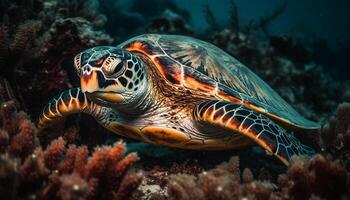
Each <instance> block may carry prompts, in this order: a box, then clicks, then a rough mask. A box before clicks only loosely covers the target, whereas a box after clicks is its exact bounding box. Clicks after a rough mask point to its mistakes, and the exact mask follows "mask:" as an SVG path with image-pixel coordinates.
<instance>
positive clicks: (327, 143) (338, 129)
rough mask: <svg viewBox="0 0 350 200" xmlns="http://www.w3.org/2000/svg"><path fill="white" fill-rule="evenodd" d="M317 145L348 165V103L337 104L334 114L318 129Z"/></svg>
mask: <svg viewBox="0 0 350 200" xmlns="http://www.w3.org/2000/svg"><path fill="white" fill-rule="evenodd" d="M320 133H321V135H320V141H319V143H320V144H319V145H320V146H321V148H322V150H323V151H324V152H325V153H329V154H330V155H332V157H334V158H339V159H341V160H342V161H343V162H344V164H345V165H346V167H347V169H349V167H350V103H341V104H339V106H338V108H337V110H336V113H335V116H332V117H331V118H330V119H329V122H328V123H327V124H326V125H324V126H323V128H322V130H321V131H320Z"/></svg>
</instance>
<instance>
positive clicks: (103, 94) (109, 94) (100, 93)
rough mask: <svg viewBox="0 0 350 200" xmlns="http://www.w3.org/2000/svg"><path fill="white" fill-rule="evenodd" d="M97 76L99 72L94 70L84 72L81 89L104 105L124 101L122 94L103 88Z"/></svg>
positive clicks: (81, 78)
mask: <svg viewBox="0 0 350 200" xmlns="http://www.w3.org/2000/svg"><path fill="white" fill-rule="evenodd" d="M97 77H98V76H97V72H96V71H94V70H93V71H91V72H90V73H82V76H81V77H80V87H81V90H82V91H83V92H84V93H86V95H87V97H88V98H90V99H91V100H93V101H94V102H96V103H98V104H103V105H105V104H108V103H109V104H111V103H112V104H113V103H121V102H123V101H124V97H123V96H122V95H121V94H119V93H116V92H113V91H105V90H103V89H101V88H100V87H99V80H98V78H97ZM101 81H103V80H101Z"/></svg>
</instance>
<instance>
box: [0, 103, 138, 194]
mask: <svg viewBox="0 0 350 200" xmlns="http://www.w3.org/2000/svg"><path fill="white" fill-rule="evenodd" d="M0 114H1V115H0V116H1V118H0V119H1V120H0V122H1V129H0V144H1V146H0V149H1V155H0V157H1V159H0V191H2V192H3V193H2V195H3V196H4V197H8V198H24V199H27V198H30V197H36V198H39V199H56V198H57V197H60V198H61V199H64V200H69V199H128V198H130V197H131V195H132V192H133V191H134V190H135V189H136V188H137V187H138V185H139V184H140V182H141V180H142V173H128V169H129V168H130V167H131V166H132V165H133V164H134V163H135V162H136V161H137V160H138V156H137V155H136V154H134V153H131V154H128V155H125V144H124V143H122V142H116V143H115V144H114V145H113V146H111V147H110V146H102V147H96V148H95V150H94V151H93V152H92V155H91V156H89V151H88V149H87V147H86V146H80V147H77V146H75V145H69V146H68V147H67V145H66V142H65V141H64V140H63V139H62V138H59V139H56V140H53V141H52V142H51V144H50V145H48V146H47V147H46V149H45V150H43V149H42V147H41V146H39V143H38V138H37V131H36V128H35V126H34V125H33V124H32V123H31V122H30V121H29V119H28V116H27V115H25V114H24V113H23V112H17V111H16V110H15V108H14V104H13V103H11V102H7V103H4V104H3V105H2V106H1V110H0ZM7 180H11V181H10V182H9V184H8V183H6V181H7Z"/></svg>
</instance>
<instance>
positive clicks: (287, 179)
mask: <svg viewBox="0 0 350 200" xmlns="http://www.w3.org/2000/svg"><path fill="white" fill-rule="evenodd" d="M348 179H349V177H348V174H347V171H346V170H345V168H344V167H343V166H342V165H341V164H340V163H339V161H332V160H330V159H327V158H325V157H323V156H321V155H318V156H315V157H313V158H312V159H311V160H304V159H300V158H296V159H294V160H293V161H292V163H291V165H290V166H289V169H288V171H287V176H285V175H280V177H279V184H280V187H281V188H282V191H283V192H284V195H283V196H286V197H289V198H292V199H309V198H310V197H311V196H312V195H314V196H318V197H320V198H325V199H341V198H346V197H347V198H348V193H349V191H348V190H349V188H348V185H347V184H348Z"/></svg>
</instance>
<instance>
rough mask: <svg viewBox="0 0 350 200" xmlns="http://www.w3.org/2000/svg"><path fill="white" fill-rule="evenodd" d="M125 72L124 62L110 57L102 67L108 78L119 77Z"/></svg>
mask: <svg viewBox="0 0 350 200" xmlns="http://www.w3.org/2000/svg"><path fill="white" fill-rule="evenodd" d="M124 70H125V66H124V62H122V60H121V59H119V58H117V57H112V56H109V57H108V58H106V60H105V61H104V63H103V65H102V71H103V72H104V73H105V75H106V76H108V77H112V78H115V77H118V76H120V75H121V74H122V73H123V71H124Z"/></svg>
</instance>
